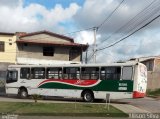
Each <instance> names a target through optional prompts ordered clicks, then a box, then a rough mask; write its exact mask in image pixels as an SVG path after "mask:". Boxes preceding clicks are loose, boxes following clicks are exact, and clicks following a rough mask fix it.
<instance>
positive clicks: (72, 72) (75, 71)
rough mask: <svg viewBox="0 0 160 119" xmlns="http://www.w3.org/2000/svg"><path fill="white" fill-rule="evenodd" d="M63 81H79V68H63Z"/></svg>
mask: <svg viewBox="0 0 160 119" xmlns="http://www.w3.org/2000/svg"><path fill="white" fill-rule="evenodd" d="M63 78H64V79H80V68H79V67H65V68H63Z"/></svg>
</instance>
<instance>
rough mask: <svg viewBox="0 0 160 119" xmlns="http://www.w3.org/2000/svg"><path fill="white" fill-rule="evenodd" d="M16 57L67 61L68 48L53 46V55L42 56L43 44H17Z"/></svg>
mask: <svg viewBox="0 0 160 119" xmlns="http://www.w3.org/2000/svg"><path fill="white" fill-rule="evenodd" d="M17 57H23V58H36V59H46V60H63V61H69V48H65V47H54V56H43V46H41V45H31V44H28V45H27V46H25V45H23V44H19V45H18V54H17Z"/></svg>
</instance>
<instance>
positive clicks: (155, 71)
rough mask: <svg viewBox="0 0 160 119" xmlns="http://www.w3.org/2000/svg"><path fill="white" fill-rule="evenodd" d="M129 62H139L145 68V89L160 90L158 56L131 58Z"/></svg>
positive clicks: (159, 59) (159, 58) (159, 60)
mask: <svg viewBox="0 0 160 119" xmlns="http://www.w3.org/2000/svg"><path fill="white" fill-rule="evenodd" d="M129 61H136V62H141V63H143V64H145V65H146V67H147V77H148V82H147V89H151V90H155V89H158V88H160V56H151V57H140V58H132V59H130V60H129Z"/></svg>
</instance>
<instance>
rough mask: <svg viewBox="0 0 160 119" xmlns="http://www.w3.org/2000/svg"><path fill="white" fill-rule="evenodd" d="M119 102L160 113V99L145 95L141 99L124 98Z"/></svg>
mask: <svg viewBox="0 0 160 119" xmlns="http://www.w3.org/2000/svg"><path fill="white" fill-rule="evenodd" d="M117 102H121V103H128V104H131V105H133V106H136V107H138V108H141V109H143V110H146V111H149V112H151V113H160V99H155V98H149V97H145V98H139V99H123V100H118V101H117Z"/></svg>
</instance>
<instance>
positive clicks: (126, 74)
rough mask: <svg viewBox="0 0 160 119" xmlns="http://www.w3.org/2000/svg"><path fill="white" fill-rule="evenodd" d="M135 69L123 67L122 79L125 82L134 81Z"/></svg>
mask: <svg viewBox="0 0 160 119" xmlns="http://www.w3.org/2000/svg"><path fill="white" fill-rule="evenodd" d="M132 73H133V68H132V67H131V66H125V67H123V72H122V79H123V80H132Z"/></svg>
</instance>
